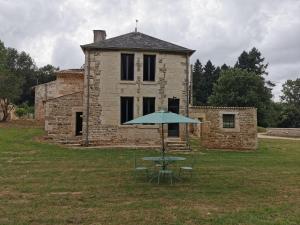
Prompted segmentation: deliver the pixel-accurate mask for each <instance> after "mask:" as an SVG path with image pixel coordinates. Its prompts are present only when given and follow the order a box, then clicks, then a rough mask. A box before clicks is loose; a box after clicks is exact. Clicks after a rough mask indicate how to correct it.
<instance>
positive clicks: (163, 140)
mask: <svg viewBox="0 0 300 225" xmlns="http://www.w3.org/2000/svg"><path fill="white" fill-rule="evenodd" d="M161 141H162V142H161V143H162V153H163V157H165V137H164V124H163V123H162V124H161Z"/></svg>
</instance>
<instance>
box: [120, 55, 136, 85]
mask: <svg viewBox="0 0 300 225" xmlns="http://www.w3.org/2000/svg"><path fill="white" fill-rule="evenodd" d="M121 80H134V54H121Z"/></svg>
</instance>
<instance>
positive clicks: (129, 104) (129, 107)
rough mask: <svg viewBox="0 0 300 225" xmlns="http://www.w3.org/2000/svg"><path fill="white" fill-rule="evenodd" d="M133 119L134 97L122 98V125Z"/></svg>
mask: <svg viewBox="0 0 300 225" xmlns="http://www.w3.org/2000/svg"><path fill="white" fill-rule="evenodd" d="M132 119H133V97H121V124H123V123H125V122H127V121H129V120H132Z"/></svg>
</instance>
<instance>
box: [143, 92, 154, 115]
mask: <svg viewBox="0 0 300 225" xmlns="http://www.w3.org/2000/svg"><path fill="white" fill-rule="evenodd" d="M153 112H155V98H153V97H144V98H143V116H145V115H147V114H150V113H153Z"/></svg>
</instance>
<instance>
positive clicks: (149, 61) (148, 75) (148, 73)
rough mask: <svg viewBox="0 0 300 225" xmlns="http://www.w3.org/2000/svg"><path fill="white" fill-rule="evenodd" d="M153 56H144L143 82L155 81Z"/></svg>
mask: <svg viewBox="0 0 300 225" xmlns="http://www.w3.org/2000/svg"><path fill="white" fill-rule="evenodd" d="M155 58H156V57H155V55H144V81H155Z"/></svg>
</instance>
